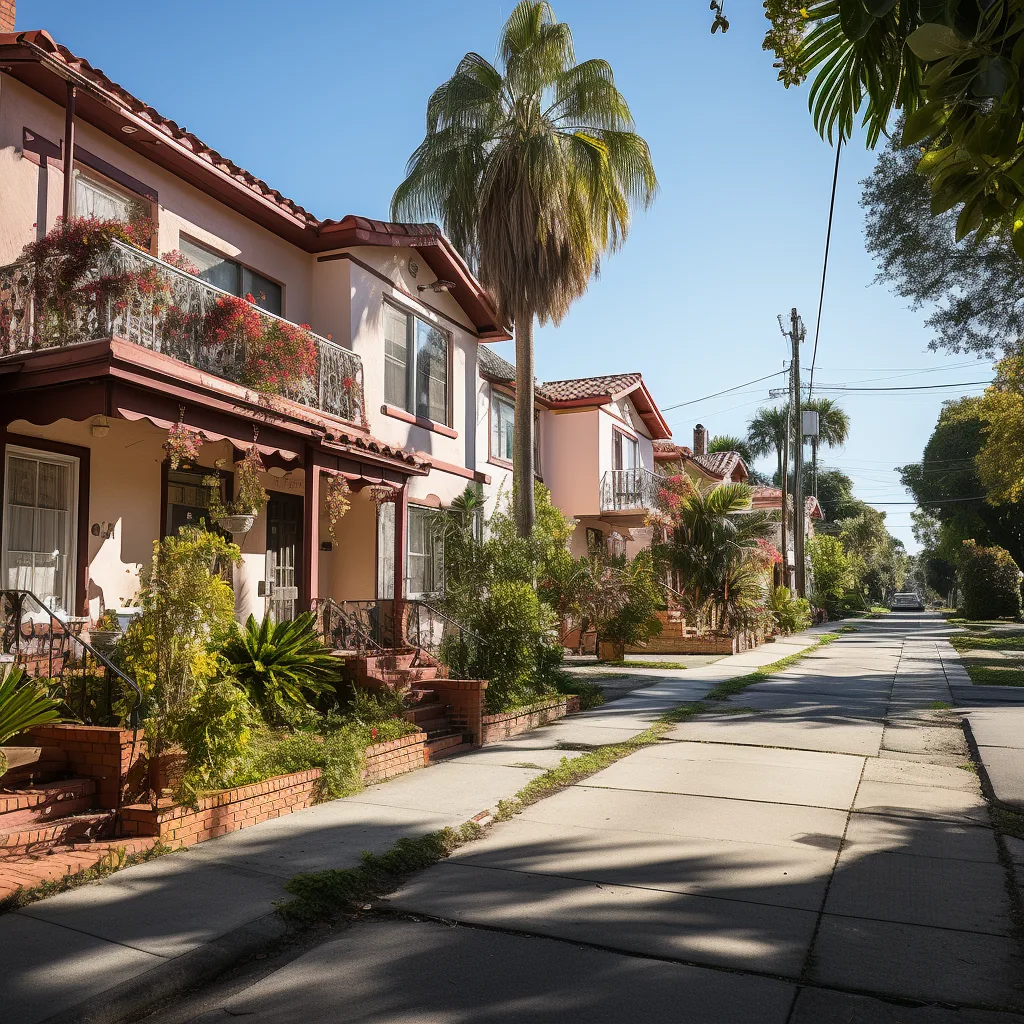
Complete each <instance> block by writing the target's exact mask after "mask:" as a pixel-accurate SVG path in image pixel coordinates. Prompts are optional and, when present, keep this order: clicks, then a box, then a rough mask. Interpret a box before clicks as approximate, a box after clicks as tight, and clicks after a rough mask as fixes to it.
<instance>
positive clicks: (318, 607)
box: [312, 597, 397, 654]
mask: <svg viewBox="0 0 1024 1024" xmlns="http://www.w3.org/2000/svg"><path fill="white" fill-rule="evenodd" d="M394 607H395V606H394V602H393V601H335V600H334V599H333V598H330V597H318V598H314V600H313V604H312V611H313V614H314V615H315V616H316V627H317V633H318V634H319V636H320V640H321V641H322V642H323V643H324V645H325V646H327V647H329V648H331V650H334V651H355V652H356V653H357V654H374V653H377V652H379V651H384V650H388V649H391V648H394V647H395V646H397V645H396V644H395V625H394Z"/></svg>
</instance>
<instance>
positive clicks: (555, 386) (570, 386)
mask: <svg viewBox="0 0 1024 1024" xmlns="http://www.w3.org/2000/svg"><path fill="white" fill-rule="evenodd" d="M641 379H642V377H641V375H640V374H639V373H614V374H610V375H608V376H605V377H574V378H572V379H570V380H550V381H545V382H544V383H543V384H538V385H537V395H538V397H540V398H543V399H545V400H546V401H548V402H575V401H586V400H587V399H589V398H593V399H598V398H605V397H607V396H608V395H618V394H621V393H622V392H623V391H628V390H629V389H630V388H632V387H635V386H636V385H637V384H639V383H640V381H641Z"/></svg>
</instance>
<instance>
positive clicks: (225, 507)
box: [203, 444, 270, 534]
mask: <svg viewBox="0 0 1024 1024" xmlns="http://www.w3.org/2000/svg"><path fill="white" fill-rule="evenodd" d="M215 465H216V466H217V467H218V468H219V467H220V466H221V465H223V459H218V460H217V462H216V463H215ZM262 472H264V465H263V460H262V459H261V458H260V453H259V449H258V448H257V447H256V445H255V444H253V445H252V446H251V447H250V448H249V449H248V450H247V451H246V453H245V456H244V458H243V459H242V461H241V462H239V463H238V466H237V467H236V475H235V484H236V489H235V497H234V499H233V500H232V501H229V502H227V503H225V502H224V501H222V500H221V494H220V476H219V475H217V474H213V475H211V476H208V477H205V478H204V480H203V483H205V484H206V486H207V487H209V488H210V503H209V506H208V507H209V511H210V518H211V519H212V520H213V521H214V522H215V523H216V524H217V525H218V526H219V527H220V528H221V529H222V530H225V531H226V532H227V533H231V534H242V533H248V532H249V531H250V530H251V529H252V528H253V525H254V524H255V522H256V517H257V516H258V515H259V514H260V510H261V509H262V508H263V506H264V505H266V503H267V501H268V499H269V497H270V496H269V495H268V494H267V492H266V491H265V490H264V489H263V484H261V483H260V478H259V474H260V473H262Z"/></svg>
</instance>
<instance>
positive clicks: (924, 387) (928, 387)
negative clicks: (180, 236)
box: [818, 380, 995, 394]
mask: <svg viewBox="0 0 1024 1024" xmlns="http://www.w3.org/2000/svg"><path fill="white" fill-rule="evenodd" d="M994 383H995V381H991V380H967V381H962V382H960V383H957V384H905V385H903V386H902V387H891V388H850V387H844V386H843V385H840V384H823V385H821V386H820V387H819V388H818V390H819V391H827V392H829V393H830V394H844V393H845V392H847V391H932V390H934V389H935V388H973V387H977V386H979V385H981V384H984V385H986V386H987V385H989V384H994Z"/></svg>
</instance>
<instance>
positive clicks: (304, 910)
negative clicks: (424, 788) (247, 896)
mask: <svg viewBox="0 0 1024 1024" xmlns="http://www.w3.org/2000/svg"><path fill="white" fill-rule="evenodd" d="M482 833H483V828H482V827H481V826H480V825H479V824H477V823H476V822H475V821H467V822H465V823H464V824H463V825H461V826H460V827H459V828H457V829H456V828H443V829H441V830H440V831H438V832H431V833H429V834H428V835H425V836H421V837H419V838H418V839H409V838H405V839H399V840H398V842H397V843H395V845H394V846H392V847H391V849H390V850H387V851H386V852H385V853H381V854H375V853H364V854H363V859H362V863H361V864H360V865H359V867H357V868H336V869H331V870H328V871H313V872H306V873H303V874H301V875H295V877H294V878H291V879H289V880H288V881H287V882H285V886H284V888H285V892H287V893H288V894H289V895H290V896H291V897H292V898H291V899H290V900H287V901H286V902H283V903H279V904H278V905H277V910H278V913H279V914H281V915H282V916H283V917H285V918H286V919H288V920H290V921H294V922H296V923H297V924H305V925H309V924H314V923H315V922H317V921H323V920H329V919H330V918H332V917H334V916H336V915H337V914H344V913H352V912H354V911H356V910H367V909H369V907H370V904H371V903H372V902H373V901H374V900H379V899H383V897H385V896H387V895H388V894H389V893H392V892H394V891H395V889H397V888H398V886H399V885H400V884H401V883H402V880H403V879H404V878H405V877H406V876H407V875H410V874H412V873H413V872H414V871H421V870H422V869H423V868H428V867H430V866H431V864H436V863H437V862H438V861H440V860H444V858H445V857H448V856H450V855H451V854H452V853H454V852H455V850H457V849H458V848H459V847H460V846H462V845H463V844H464V843H468V842H470V841H471V840H473V839H477V838H479V837H480V835H482Z"/></svg>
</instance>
